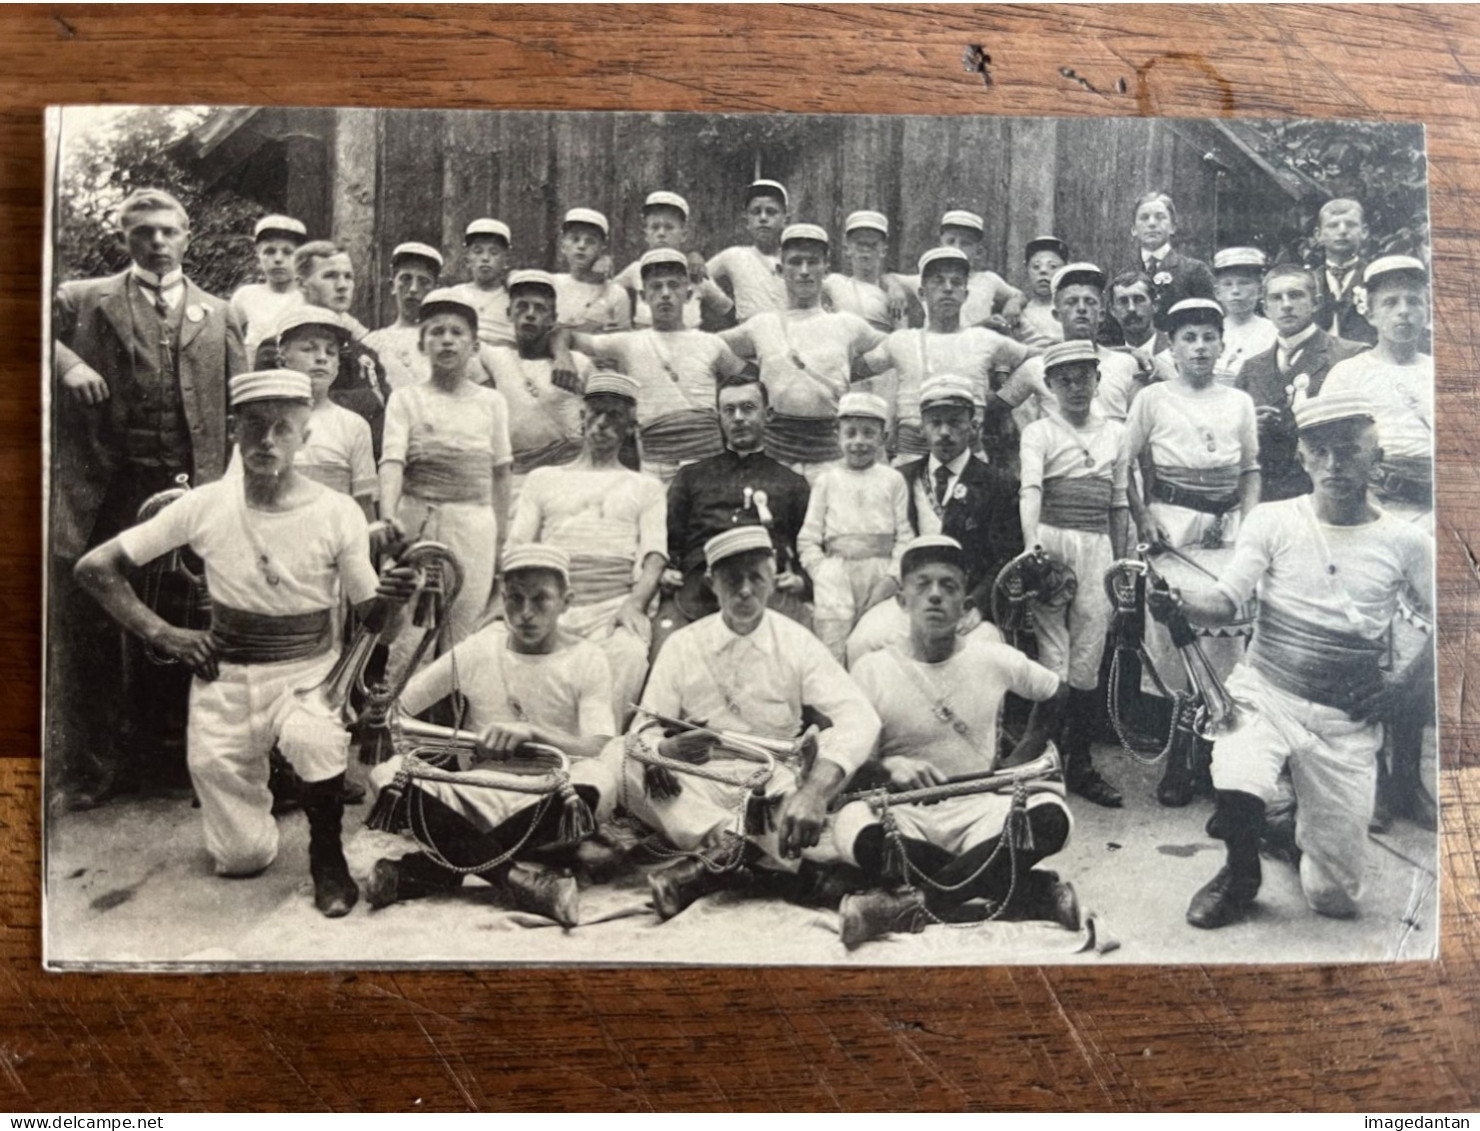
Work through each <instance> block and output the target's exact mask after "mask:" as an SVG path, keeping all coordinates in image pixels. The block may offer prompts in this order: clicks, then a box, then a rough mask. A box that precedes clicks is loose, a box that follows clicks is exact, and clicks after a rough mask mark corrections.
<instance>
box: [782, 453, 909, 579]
mask: <svg viewBox="0 0 1480 1131" xmlns="http://www.w3.org/2000/svg"><path fill="white" fill-rule="evenodd" d="M855 534H864V535H878V534H884V535H889V536H890V537H891V538H892V539H893V542H894V548H893V550H892V551H891V552H890V554H889V557H890V558H891V559H897V558H898V556H899V555H900V554H902V553H903V552H904V547H905V545H906V544H907V543H908V542H909V541H910V540H911V539H912V538H914V536H915V534H914V530H913V528H912V527H911V526H910V489H909V485H908V484H906V483H905V480H904V476H903V475H901V474H900V473H899V471H898V470H896V469H895V468H892V467H888V466H886V465H884V464H878V463H876V464H872V465H871V466H869V467H865V468H863V469H862V470H855V469H853V468H851V467H849V466H847V465H846V464H839V465H838V466H836V467H830V468H828V469H827V470H826V471H824V472H823V473H822V474H821V475H819V476H818V477H817V478H816V480H814V481H813V483H812V493H811V495H810V496H809V497H808V499H807V518H806V520H805V521H804V522H803V523H802V529H801V532H800V533H799V534H798V535H797V553H798V555H799V556H800V557H801V560H802V568H803V569H805V570H808V571H809V572H810V571H812V570H813V569H815V568H816V566H817V565H818V563H819V562H820V561H821V560H822V558H823V557H824V556H825V555H826V554H827V547H828V543H829V541H831V540H832V539H834V538H846V537H848V536H850V535H855Z"/></svg>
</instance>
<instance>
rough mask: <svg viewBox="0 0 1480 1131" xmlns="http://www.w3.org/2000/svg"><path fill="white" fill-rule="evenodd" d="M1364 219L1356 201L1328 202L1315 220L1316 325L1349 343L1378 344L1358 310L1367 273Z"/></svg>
mask: <svg viewBox="0 0 1480 1131" xmlns="http://www.w3.org/2000/svg"><path fill="white" fill-rule="evenodd" d="M1366 242H1367V218H1366V214H1365V213H1364V212H1363V210H1362V206H1361V204H1360V203H1358V202H1357V201H1355V200H1346V199H1337V200H1328V201H1326V203H1325V204H1323V205H1321V211H1320V214H1319V215H1318V216H1317V218H1316V245H1317V247H1316V250H1315V254H1314V255H1312V257H1311V259H1310V262H1309V263H1307V264H1306V266H1307V267H1309V268H1310V272H1311V275H1312V276H1313V277H1314V278H1315V283H1316V293H1315V303H1316V311H1315V323H1316V325H1317V326H1319V327H1320V328H1321V330H1322V331H1323V332H1324V333H1327V334H1333V335H1335V336H1336V337H1338V338H1341V339H1343V340H1345V341H1348V342H1360V343H1362V344H1363V345H1369V346H1375V345H1376V344H1377V331H1376V330H1374V329H1373V328H1372V324H1371V323H1370V322H1368V321H1367V319H1366V318H1364V317H1363V316H1362V314H1361V312H1360V311H1359V310H1358V309H1357V289H1358V288H1359V287H1361V285H1362V275H1363V273H1364V272H1365V271H1366V270H1367V263H1368V260H1367V258H1366V257H1365V256H1364V255H1363V254H1362V248H1363V245H1365V244H1366Z"/></svg>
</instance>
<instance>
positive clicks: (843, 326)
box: [720, 224, 884, 482]
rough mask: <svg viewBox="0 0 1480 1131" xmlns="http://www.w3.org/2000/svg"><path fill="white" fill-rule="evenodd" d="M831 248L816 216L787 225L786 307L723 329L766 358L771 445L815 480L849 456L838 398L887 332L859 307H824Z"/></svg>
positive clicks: (751, 354)
mask: <svg viewBox="0 0 1480 1131" xmlns="http://www.w3.org/2000/svg"><path fill="white" fill-rule="evenodd" d="M827 251H828V238H827V233H826V232H825V231H823V230H822V229H821V228H819V227H818V226H817V225H816V224H792V225H791V226H790V227H788V228H787V229H786V231H785V232H783V233H782V236H781V259H782V269H783V271H784V273H785V281H786V293H787V304H788V305H787V309H785V310H784V311H775V310H772V311H765V312H762V313H760V314H757V315H755V316H754V317H753V318H751V319H750V320H748V321H746V322H744V323H742V324H741V325H739V326H736V327H735V328H734V329H733V330H726V331H725V332H724V333H723V334H721V335H720V337H721V338H722V339H723V340H724V342H725V344H726V345H728V346H729V347H730V349H732V350H733V351H734V352H735V354H736V355H737V356H739V357H742V358H754V359H756V361H757V363H758V364H759V366H760V372H761V380H762V381H764V382H765V385H766V390H767V392H768V393H769V394H770V398H771V408H772V410H773V415H772V417H771V421H770V424H769V426H768V428H767V430H766V449H767V451H769V452H770V454H771V455H772V456H774V457H775V458H776V459H777V460H779V461H780V462H782V463H784V464H786V465H787V466H789V467H790V468H791V469H792V470H793V471H796V472H799V473H800V474H802V475H804V476H806V477H807V479H808V481H809V482H810V481H812V480H813V479H815V478H816V476H817V475H818V474H819V473H820V472H821V471H822V470H823V469H824V468H825V467H826V466H827V465H829V464H831V463H835V462H837V461H838V460H839V459H841V458H842V454H843V453H842V451H841V450H840V449H839V448H838V435H837V427H836V421H837V409H838V399H839V398H840V397H841V396H842V395H843V394H844V393H845V392H846V391H847V390H848V385H849V382H850V381H851V380H852V378H853V366H854V362H856V361H857V360H858V359H859V358H861V357H862V356H863V355H864V354H865V353H867V352H868V351H869V350H871V349H873V348H874V347H875V346H877V345H878V344H879V343H880V342H882V341H883V340H884V335H883V334H881V333H880V332H879V331H878V330H875V329H874V328H873V327H872V326H870V325H869V324H868V323H867V322H865V321H864V320H863V319H862V318H860V317H858V315H856V314H848V313H846V312H844V311H837V312H828V311H826V310H824V309H823V308H822V280H823V277H824V276H825V275H826V273H827Z"/></svg>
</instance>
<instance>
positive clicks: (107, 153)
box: [55, 106, 262, 297]
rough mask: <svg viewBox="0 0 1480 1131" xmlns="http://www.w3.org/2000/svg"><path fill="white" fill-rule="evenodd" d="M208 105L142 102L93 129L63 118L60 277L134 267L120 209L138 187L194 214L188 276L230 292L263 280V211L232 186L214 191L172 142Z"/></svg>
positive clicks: (104, 118)
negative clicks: (256, 228)
mask: <svg viewBox="0 0 1480 1131" xmlns="http://www.w3.org/2000/svg"><path fill="white" fill-rule="evenodd" d="M205 114H206V111H205V110H204V109H194V108H180V107H169V106H138V107H132V108H130V109H127V110H123V111H120V112H118V113H116V114H111V115H106V116H98V117H95V118H94V119H92V120H90V121H89V122H88V123H87V126H86V128H81V129H75V130H74V129H71V128H69V125H70V124H71V123H70V120H69V119H67V118H64V119H63V135H62V153H61V166H60V169H59V171H58V177H57V201H56V204H57V208H56V234H55V239H56V245H55V251H56V277H57V280H58V281H62V280H66V279H83V278H91V277H94V276H99V275H111V274H116V273H117V272H119V271H121V270H123V269H124V268H125V267H126V266H128V252H127V251H126V249H125V248H124V245H123V241H122V239H121V238H120V234H119V231H118V207H119V205H120V204H122V203H123V200H124V198H125V197H127V196H128V194H129V193H131V192H133V191H134V190H135V189H140V188H161V189H164V190H165V191H167V192H170V193H172V194H174V195H175V196H176V197H177V198H179V200H180V202H181V203H182V204H183V205H184V206H185V210H186V211H187V212H188V213H189V214H190V221H191V240H190V248H189V250H188V251H187V252H186V255H185V273H186V274H187V275H189V276H190V277H191V278H192V279H193V280H195V282H196V283H198V284H199V285H200V286H202V287H204V288H205V289H206V290H207V291H210V292H211V293H212V294H217V295H221V296H223V297H225V296H227V295H230V294H231V292H232V291H233V290H234V289H235V288H236V287H237V286H239V285H240V284H242V283H243V282H247V281H250V280H251V279H253V278H255V277H256V272H257V268H256V260H255V255H254V250H253V246H252V224H253V222H254V221H255V219H256V218H257V216H258V215H259V214H260V213H261V211H262V208H261V206H260V205H259V204H257V203H256V202H254V201H252V200H249V199H247V198H246V197H243V196H241V195H240V194H238V193H235V192H233V191H231V190H230V189H223V188H213V187H211V186H209V185H207V184H206V183H205V182H204V180H203V179H202V178H201V177H200V176H199V175H198V174H196V173H194V172H192V171H190V170H188V169H186V168H185V167H184V166H183V165H182V164H181V163H180V162H179V161H177V160H176V159H175V158H174V157H173V156H172V155H171V153H170V152H169V147H170V146H171V145H173V144H174V143H175V142H176V141H178V140H179V139H180V138H181V137H183V136H184V135H185V133H186V132H187V131H188V130H189V129H190V128H191V127H193V126H194V125H196V124H197V123H198V122H200V121H201V119H202V118H204V116H205Z"/></svg>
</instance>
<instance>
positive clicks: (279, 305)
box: [231, 216, 308, 359]
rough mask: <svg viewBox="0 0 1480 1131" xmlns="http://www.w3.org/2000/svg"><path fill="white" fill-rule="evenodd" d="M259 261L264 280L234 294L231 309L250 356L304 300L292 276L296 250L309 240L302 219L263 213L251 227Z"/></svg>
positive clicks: (250, 284) (254, 353)
mask: <svg viewBox="0 0 1480 1131" xmlns="http://www.w3.org/2000/svg"><path fill="white" fill-rule="evenodd" d="M252 240H253V241H254V242H255V244H256V246H257V265H258V266H259V267H261V268H262V278H263V282H260V283H247V284H245V285H243V286H240V287H238V288H237V289H236V290H235V291H234V292H233V293H232V296H231V312H232V313H233V314H235V315H236V321H237V325H239V326H240V327H241V329H242V336H243V341H244V343H245V345H246V350H247V357H248V358H249V359H250V358H255V357H256V356H257V345H258V343H259V342H261V341H262V339H263V338H265V337H267V335H268V333H269V332H270V331H271V330H272V328H273V327H274V326H275V325H277V321H278V319H279V318H281V317H282V316H283V315H284V314H286V313H287V312H288V311H289V310H291V309H292V308H293V307H295V306H297V305H298V304H299V303H301V302H302V301H303V292H302V291H300V290H299V289H298V286H297V282H296V280H295V279H294V277H293V253H294V252H295V251H297V250H298V248H299V247H301V246H302V245H303V244H304V243H306V242H307V240H308V229H307V228H305V227H304V226H303V221H302V220H295V219H293V217H291V216H264V217H262V219H260V220H258V221H257V224H256V226H255V227H254V228H253V229H252Z"/></svg>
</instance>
